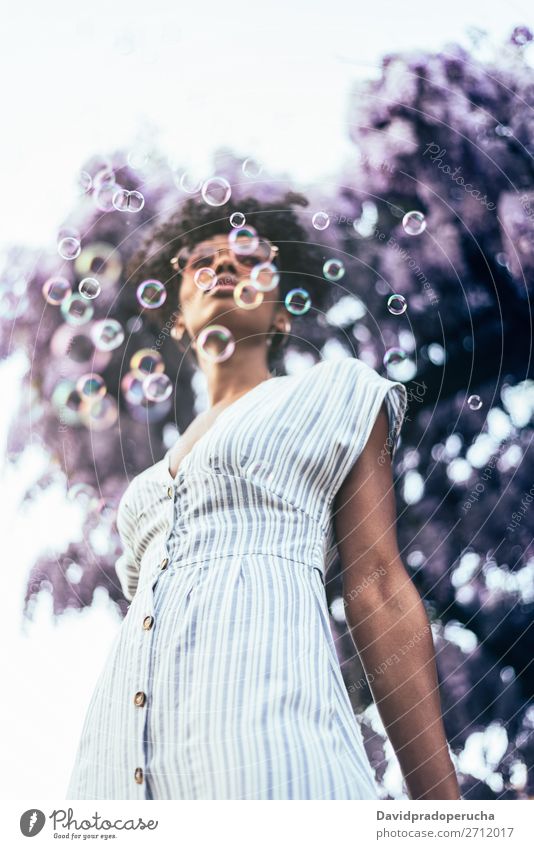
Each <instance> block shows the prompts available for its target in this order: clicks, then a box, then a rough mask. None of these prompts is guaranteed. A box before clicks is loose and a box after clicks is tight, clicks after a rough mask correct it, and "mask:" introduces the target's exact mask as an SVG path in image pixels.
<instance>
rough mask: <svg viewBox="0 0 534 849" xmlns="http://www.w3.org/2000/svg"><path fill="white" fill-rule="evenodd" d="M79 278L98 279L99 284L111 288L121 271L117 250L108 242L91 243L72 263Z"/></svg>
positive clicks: (120, 261)
mask: <svg viewBox="0 0 534 849" xmlns="http://www.w3.org/2000/svg"><path fill="white" fill-rule="evenodd" d="M74 268H75V270H76V273H77V274H79V276H80V277H95V276H96V277H98V279H99V281H100V283H101V284H102V285H105V286H112V285H113V284H114V283H116V282H117V280H118V279H119V277H120V275H121V271H122V259H121V255H120V252H119V251H118V250H117V248H116V247H115V246H114V245H112V244H110V243H109V242H92V243H91V244H90V245H87V246H86V247H85V248H84V249H83V250H82V252H81V254H80V256H79V257H78V258H77V259H76V261H75V263H74Z"/></svg>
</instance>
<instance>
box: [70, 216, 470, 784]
mask: <svg viewBox="0 0 534 849" xmlns="http://www.w3.org/2000/svg"><path fill="white" fill-rule="evenodd" d="M283 206H284V204H278V205H277V204H273V205H272V206H271V207H269V208H268V209H267V207H265V205H264V206H263V207H261V206H259V205H256V206H255V205H254V204H253V203H247V202H244V203H242V204H240V205H238V206H236V207H234V206H232V208H230V205H227V207H225V208H223V210H222V211H221V210H220V209H217V215H216V216H215V215H214V214H213V210H209V212H210V213H211V216H212V217H213V218H216V220H215V221H212V222H211V223H210V225H209V226H208V224H207V213H206V211H204V212H203V213H202V215H204V217H205V218H206V222H205V225H206V226H198V222H197V225H195V226H192V224H191V220H189V219H190V218H191V216H193V215H194V203H193V201H191V202H190V203H189V205H188V207H187V209H188V215H189V219H188V217H187V215H184V214H183V213H182V214H181V215H182V217H181V219H180V223H181V226H182V230H181V232H182V234H184V235H182V236H180V237H179V238H178V239H177V240H172V239H168V240H165V239H164V238H162V235H164V234H165V232H167V233H168V232H169V231H170V230H172V227H174V226H176V221H174V223H172V225H171V227H169V225H168V224H167V225H166V230H165V228H160V232H159V234H158V235H157V236H154V238H153V239H152V236H151V239H152V242H153V244H157V245H159V247H158V250H157V260H156V262H159V263H160V267H159V273H158V275H157V276H159V278H160V279H161V277H162V274H163V265H162V264H164V265H165V266H167V267H168V266H169V265H170V266H171V268H172V269H173V271H172V272H171V274H170V276H169V279H168V280H167V281H166V282H167V289H168V291H170V292H172V293H173V294H172V297H171V298H168V301H169V303H170V306H171V307H172V308H173V309H174V310H175V311H174V312H173V313H172V316H173V319H172V321H173V326H172V334H171V335H172V336H173V338H174V339H175V340H177V341H179V342H180V344H181V346H182V349H185V350H190V351H191V350H192V351H193V356H194V358H195V361H196V364H197V367H198V368H199V369H201V370H202V372H203V373H204V375H205V379H206V386H207V392H208V396H209V407H208V409H207V410H206V411H205V412H203V413H201V414H200V415H198V416H197V417H196V418H195V419H194V420H193V422H192V423H191V424H190V426H189V427H188V428H187V429H186V430H185V432H184V433H183V434H182V436H181V437H180V439H179V440H178V442H177V443H176V445H174V446H173V447H172V448H171V449H169V451H167V453H166V455H165V457H164V458H163V460H160V461H159V462H157V463H155V464H154V465H153V466H151V467H150V468H148V469H146V470H145V471H144V472H142V473H141V474H139V475H137V477H135V478H134V479H133V480H132V481H131V483H130V485H129V486H128V488H127V490H126V492H125V494H124V496H123V498H122V500H121V503H120V506H119V513H118V518H117V524H118V528H119V532H120V534H121V539H122V541H123V546H124V554H123V555H122V556H121V558H119V561H118V562H117V565H116V568H117V573H118V576H119V578H120V581H121V585H122V587H123V590H124V593H125V595H126V596H127V597H128V598H129V599H130V600H131V605H130V607H129V609H128V613H127V615H126V617H125V619H124V622H123V624H122V627H121V630H120V633H119V638H118V640H117V642H116V643H115V644H114V646H113V647H112V649H111V652H110V655H109V657H108V660H107V663H106V665H105V667H104V670H103V671H102V673H101V676H100V678H99V680H98V683H97V686H96V688H95V692H94V694H93V697H92V700H91V703H90V705H89V708H88V711H87V716H86V718H85V723H84V727H83V731H82V737H81V740H80V744H79V749H78V753H77V756H76V761H75V765H74V769H73V773H72V776H71V780H70V784H69V788H68V792H67V798H69V799H74V798H87V799H97V798H113V799H373V798H377V789H376V785H375V783H374V779H373V775H372V771H371V768H370V765H369V763H368V761H367V758H366V756H365V752H364V748H363V743H362V737H361V733H360V730H359V726H358V725H357V723H356V720H355V718H354V715H353V711H352V708H351V704H350V701H349V697H348V694H347V690H346V687H345V685H344V682H343V678H342V675H341V670H340V667H339V662H338V659H337V656H336V651H335V646H334V643H333V639H332V634H331V631H330V626H329V616H328V607H327V603H326V596H325V590H324V582H325V576H326V574H327V571H328V569H329V567H330V565H331V564H332V561H333V558H334V556H335V554H336V553H337V554H338V555H339V557H340V559H341V568H342V574H343V590H344V598H345V604H346V615H347V622H348V624H349V627H350V629H351V632H352V634H353V637H354V640H355V643H356V646H357V649H358V652H359V654H360V657H361V659H362V662H363V665H364V668H365V670H366V672H367V673H368V677H369V680H370V682H371V687H372V691H373V695H374V698H375V700H376V702H377V705H378V708H379V710H380V713H381V715H382V718H383V720H384V723H385V726H386V728H387V730H388V733H389V736H390V739H391V742H392V744H393V747H394V749H395V752H396V754H397V756H398V759H399V762H400V764H401V767H402V770H403V774H404V777H405V780H406V784H407V787H408V790H409V793H410V795H411V797H412V798H418V799H457V798H459V791H458V784H457V781H456V776H455V773H454V769H453V767H452V764H451V760H450V757H449V754H448V749H447V743H446V739H445V736H444V731H443V727H442V720H441V712H440V704H439V696H438V687H437V681H436V673H435V663H434V655H433V647H432V638H431V632H430V629H429V625H428V620H427V617H426V614H425V611H424V607H423V605H422V603H421V600H420V598H419V596H418V594H417V592H416V590H415V588H414V587H413V585H412V583H411V581H410V579H409V578H408V576H407V574H406V572H405V570H404V567H403V565H402V562H401V560H400V556H399V552H398V548H397V542H396V535H395V515H394V495H393V483H392V471H391V454H392V452H393V449H394V447H395V444H396V440H397V437H398V434H399V431H400V428H401V424H402V420H403V416H404V412H405V409H406V400H407V399H406V389H405V387H404V386H403V385H402V384H401V383H397V382H394V381H390V380H387V379H385V378H383V377H380V376H379V375H378V374H377V372H376V371H374V369H372V368H370V367H369V366H367V365H366V364H364V363H363V362H362V361H360V360H356V359H353V358H347V359H343V360H333V361H330V360H325V361H322V362H319V363H317V364H316V365H314V366H312V367H311V368H309V369H307V370H306V371H304V372H301V373H297V374H294V375H289V376H288V375H285V376H275V375H274V374H273V373H272V370H271V369H272V362H273V360H272V357H271V356H270V353H271V351H272V348H273V339H274V340H275V342H276V344H277V345H278V344H279V342H280V340H281V339H283V338H284V337H286V338H287V336H288V334H289V333H290V332H293V330H292V328H291V324H290V322H291V319H292V316H290V314H289V312H288V311H287V309H286V308H285V305H284V287H286V288H287V285H288V284H287V280H286V279H284V274H282V279H281V280H280V282H279V283H278V284H277V285H276V286H275V287H274V288H270V289H269V290H268V291H265V292H263V293H262V294H263V299H262V300H261V299H260V300H261V303H259V304H258V305H256V306H255V308H253V309H247V308H242V307H240V306H238V303H237V302H236V299H235V297H234V289H235V287H236V285H238V284H239V283H240V281H241V280H243V279H248V277H249V275H250V274H251V268H253V267H254V266H255V265H257V264H259V263H260V262H262V261H265V259H266V252H267V254H268V255H269V256H268V258H269V259H270V260H271V261H278V263H279V267H280V268H281V269H282V270H283V271H286V269H287V266H285V264H284V257H287V256H288V251H289V250H290V249H291V247H290V246H291V245H293V249H295V245H296V244H297V242H298V243H299V244H304V243H305V239H304V238H299V236H302V237H303V236H304V234H303V233H301V231H300V230H299V226H300V225H298V223H297V219H296V217H295V215H294V213H293V212H292V211H288V210H287V208H286V209H285V211H282V208H283ZM286 207H287V203H286ZM239 210H246V214H247V223H251V224H254V226H256V227H257V229H258V231H259V233H260V237H261V242H259V243H258V245H256V246H252V247H254V249H253V250H248V249H247V250H248V253H246V254H243V253H238V252H236V250H235V244H234V245H233V247H232V244H231V243H230V242H229V233H230V232H231V227H230V225H229V216H230V214H231V213H232V212H235V211H239ZM275 210H278V211H277V212H275ZM266 213H267V214H266ZM273 216H278V219H279V218H280V216H285V222H284V233H285V235H286V239H285V240H284V239H282V238H281V239H280V240H279V244H275V243H274V241H272V240H271V239H270V238H269V235H268V234H269V232H272V230H273V226H274V225H273V220H274V219H273ZM184 222H186V223H184ZM177 232H178V231H177V230H174V233H175V234H176V233H177ZM287 234H289V238H288V237H287ZM149 241H150V240H149ZM186 243H187V244H186ZM184 245H185V248H184ZM180 246H181V249H179V250H178V251H177V250H176V247H178V248H180ZM249 247H251V246H249ZM149 254H150V251H149V249H148V246H145V247H144V248H143V250H142V251H141V253H140V254H139V256H138V257H137V258H136V263H138V260H139V257H141V259H142V260H143V261H144V266H145V267H143V275H142V276H143V277H146V276H149V275H147V270H146V269H147V267H150V268H152V274H150V276H153V274H154V270H153V266H150V262H149ZM151 261H152V263H153V262H154V257H153V256H152V258H151ZM134 264H135V263H134ZM138 264H139V265H140V264H141V263H140V262H139V263H138ZM205 269H208V270H209V271H205ZM200 270H203V271H202V274H201V275H200V277H203V278H206V279H208V280H210V278H211V280H210V283H209V286H207V287H206V286H205V285H204V286H200V285H199V279H200V278H199V274H198V272H199V271H200ZM301 273H304V272H303V270H302V269H301ZM286 277H287V275H286ZM274 279H275V280H276V278H274ZM295 279H296V278H295V277H293V279H292V280H290V283H289V286H290V287H294V286H295V282H294V281H295ZM170 281H174V283H173V284H172V285H171V283H170ZM173 285H175V288H174V289H173ZM321 285H324V281H323V282H322V284H321ZM176 307H178V309H176ZM212 325H218V326H221V325H222V326H223V327H224V328H226V329H227V331H229V332H230V333H231V335H232V337H233V340H234V341H235V348H234V350H233V352H232V353H231V355H230V356H226V354H227V353H228V349H227V350H226V351H224V350H223V351H222V352H221V351H219V352H218V353H219V354H220V355H221V356H219V357H215V358H214V356H213V353H214V350H213V345H212V346H211V350H210V345H209V344H207V343H203V342H202V341H201V340H202V331H203V330H204V329H205V328H206V327H209V326H212ZM188 340H189V342H188ZM213 340H214V344H215V345H216V344H219V345H221V344H222V346H223V348H224V346H225V344H226V341H227V340H223V341H222V342H221V338H220V336H219V337H218V336H217V334H215V336H214V337H213ZM213 340H212V341H213ZM217 340H218V342H217Z"/></svg>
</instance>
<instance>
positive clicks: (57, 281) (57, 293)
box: [42, 275, 72, 307]
mask: <svg viewBox="0 0 534 849" xmlns="http://www.w3.org/2000/svg"><path fill="white" fill-rule="evenodd" d="M42 292H43V296H44V299H45V301H46V302H47V303H49V304H52V305H53V306H55V307H57V306H59V305H60V304H61V303H63V301H64V300H65V299H66V298H68V297H70V295H71V294H72V289H71V285H70V283H69V281H68V280H67V279H66V277H59V276H58V275H55V276H54V277H49V278H48V280H47V281H46V282H45V283H44V284H43V288H42Z"/></svg>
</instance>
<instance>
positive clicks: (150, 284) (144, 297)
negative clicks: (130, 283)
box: [136, 280, 167, 310]
mask: <svg viewBox="0 0 534 849" xmlns="http://www.w3.org/2000/svg"><path fill="white" fill-rule="evenodd" d="M136 294H137V300H138V301H139V303H140V305H141V306H142V307H144V308H145V309H148V310H156V309H158V308H159V307H161V306H162V305H163V304H164V303H165V301H166V299H167V290H166V288H165V286H164V285H163V283H161V282H160V281H159V280H143V282H142V283H140V284H139V286H138V287H137V293H136Z"/></svg>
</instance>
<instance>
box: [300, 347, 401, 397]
mask: <svg viewBox="0 0 534 849" xmlns="http://www.w3.org/2000/svg"><path fill="white" fill-rule="evenodd" d="M383 380H385V378H383V377H381V375H380V374H379V373H378V372H377V371H376V369H374V368H373V367H372V366H370V365H368V364H367V363H366V362H364V361H363V360H359V359H357V358H356V357H350V356H347V357H331V358H328V359H324V360H320V361H319V362H317V363H315V364H314V365H313V366H311V368H309V369H307V370H306V372H305V373H304V376H303V382H304V383H307V382H309V383H310V384H312V385H320V386H322V387H324V388H325V389H326V391H327V392H333V393H334V394H335V392H336V391H338V390H339V389H340V388H345V389H353V388H355V386H356V384H357V383H358V382H361V381H363V382H366V383H367V382H371V383H373V382H374V383H380V382H382V381H383Z"/></svg>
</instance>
